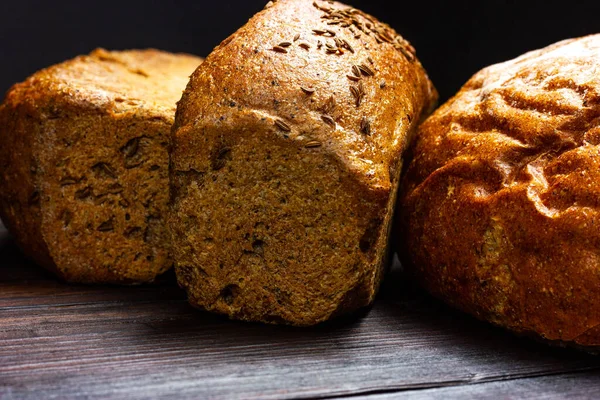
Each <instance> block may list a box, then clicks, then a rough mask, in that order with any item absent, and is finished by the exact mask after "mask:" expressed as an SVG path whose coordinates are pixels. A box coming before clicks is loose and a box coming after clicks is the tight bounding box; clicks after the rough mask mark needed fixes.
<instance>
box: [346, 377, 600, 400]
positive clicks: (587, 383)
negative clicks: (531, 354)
mask: <svg viewBox="0 0 600 400" xmlns="http://www.w3.org/2000/svg"><path fill="white" fill-rule="evenodd" d="M598 397H600V374H599V373H598V372H597V371H590V372H584V373H578V374H562V375H557V376H554V375H546V376H538V377H532V378H524V379H514V380H508V381H505V380H503V381H495V382H485V383H474V384H469V385H461V386H452V387H444V388H436V389H426V390H413V391H399V392H391V393H386V394H381V395H369V396H356V397H353V399H356V400H366V399H368V400H391V399H405V400H433V399H461V400H471V399H472V400H485V399H490V400H492V399H493V400H496V399H545V400H553V399H556V400H563V399H597V398H598Z"/></svg>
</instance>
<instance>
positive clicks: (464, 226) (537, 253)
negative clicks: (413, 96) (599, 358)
mask: <svg viewBox="0 0 600 400" xmlns="http://www.w3.org/2000/svg"><path fill="white" fill-rule="evenodd" d="M599 145H600V35H593V36H588V37H584V38H580V39H574V40H567V41H563V42H560V43H557V44H555V45H552V46H550V47H547V48H545V49H541V50H537V51H533V52H531V53H527V54H525V55H523V56H521V57H519V58H517V59H515V60H512V61H509V62H506V63H503V64H498V65H494V66H491V67H489V68H486V69H484V70H482V71H481V72H479V73H477V74H476V75H475V76H474V77H473V78H472V79H471V80H470V81H469V82H468V83H467V84H466V85H465V86H464V87H463V88H462V90H461V91H460V92H459V93H458V94H457V95H456V96H455V97H454V98H452V99H451V100H450V101H449V102H448V103H446V104H445V105H443V106H442V107H441V108H440V109H438V110H437V112H436V113H435V114H434V115H433V116H432V117H430V118H429V119H428V120H427V121H426V122H425V123H424V124H423V125H422V126H421V128H420V132H419V134H418V136H417V139H416V141H415V143H414V146H413V149H412V162H411V164H410V167H409V169H408V172H407V175H406V177H405V179H404V187H403V194H402V199H401V206H402V208H403V210H402V213H403V230H404V235H403V237H404V240H405V241H406V243H403V244H401V246H402V247H403V249H404V253H405V254H408V255H410V256H409V257H408V258H409V259H410V264H412V268H413V270H414V271H415V272H416V273H417V275H418V276H419V277H420V278H421V280H422V281H423V282H424V284H425V286H426V287H427V288H428V289H429V290H430V291H432V292H433V293H434V294H436V295H437V296H439V297H442V298H444V299H446V300H448V301H450V302H451V303H453V304H454V305H457V306H458V307H460V308H462V309H465V310H467V311H469V312H472V313H474V314H475V315H477V316H478V317H480V318H484V319H488V320H491V321H492V322H495V323H497V324H500V325H503V326H508V327H510V328H512V329H514V330H516V331H518V332H527V333H535V334H538V335H541V336H542V337H544V338H546V339H549V340H558V341H564V342H575V343H577V344H582V345H600V325H599V324H600V307H599V305H600V274H599V273H598V271H600V231H599V230H598V226H600V184H599V183H598V182H600V168H599V167H600V147H598V146H599Z"/></svg>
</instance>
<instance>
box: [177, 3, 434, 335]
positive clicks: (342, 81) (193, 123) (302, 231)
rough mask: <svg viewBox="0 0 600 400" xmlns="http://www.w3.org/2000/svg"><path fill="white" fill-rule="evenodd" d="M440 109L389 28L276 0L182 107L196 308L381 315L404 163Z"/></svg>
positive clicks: (182, 183) (209, 64)
mask: <svg viewBox="0 0 600 400" xmlns="http://www.w3.org/2000/svg"><path fill="white" fill-rule="evenodd" d="M435 99H436V92H435V89H434V88H433V86H432V85H431V83H430V81H429V79H428V78H427V75H426V73H425V71H424V70H423V68H422V66H421V64H420V63H419V61H418V60H417V59H416V58H415V54H414V49H413V48H412V47H411V46H410V45H409V44H408V43H407V42H406V41H405V40H404V39H402V38H401V37H400V36H398V35H397V34H396V32H394V31H393V30H392V29H391V28H390V27H389V26H387V25H385V24H382V23H380V22H379V21H377V20H376V19H375V18H373V17H371V16H369V15H367V14H364V13H362V12H361V11H358V10H356V9H352V8H350V7H348V6H345V5H343V4H340V3H333V2H327V1H315V2H314V3H313V2H312V1H306V0H279V1H276V2H270V3H269V4H268V5H267V7H266V8H265V9H264V10H263V11H262V12H260V13H258V14H257V15H256V16H254V17H253V18H252V19H251V20H250V21H249V22H248V24H247V25H245V26H244V27H242V28H241V29H240V30H238V31H237V32H236V33H235V34H234V35H232V36H231V37H229V38H228V39H226V40H225V41H224V42H223V43H222V44H221V45H220V46H219V47H218V48H216V49H215V51H214V52H213V53H212V54H211V55H210V56H209V57H208V58H207V60H206V62H205V63H204V64H203V65H202V66H201V67H200V68H199V69H198V70H197V71H196V72H195V73H194V74H193V76H192V79H191V81H190V83H189V85H188V87H187V89H186V91H185V93H184V96H183V98H182V100H181V102H180V103H179V106H178V109H177V116H176V121H175V125H174V126H173V137H172V140H173V151H172V154H171V184H172V188H171V189H172V199H173V203H172V214H171V217H170V223H169V227H170V229H171V231H172V238H173V243H174V258H175V265H176V272H177V276H178V280H179V283H180V285H181V286H182V287H184V288H185V289H186V290H187V292H188V295H189V300H190V302H191V304H192V305H194V306H196V307H199V308H202V309H206V310H209V311H214V312H218V313H222V314H226V315H229V316H230V317H232V318H235V319H242V320H250V321H263V322H268V323H283V324H292V325H300V326H302V325H312V324H316V323H319V322H321V321H325V320H327V319H329V318H330V317H332V316H336V315H340V314H343V313H348V312H351V311H354V310H356V309H358V308H361V307H364V306H367V305H369V304H370V303H371V302H372V300H373V298H374V296H375V294H376V292H377V289H378V286H379V283H380V280H381V277H382V273H383V271H384V265H385V256H386V248H387V242H388V237H389V230H390V225H391V219H392V212H393V206H394V203H395V200H396V195H397V185H398V181H399V177H400V170H401V166H402V153H403V151H404V150H405V148H406V146H407V143H408V142H409V140H410V137H411V136H412V133H413V132H414V130H415V128H416V126H417V124H418V122H419V120H420V119H421V117H422V116H423V114H424V113H426V112H428V110H430V108H431V106H432V104H433V103H434V101H435Z"/></svg>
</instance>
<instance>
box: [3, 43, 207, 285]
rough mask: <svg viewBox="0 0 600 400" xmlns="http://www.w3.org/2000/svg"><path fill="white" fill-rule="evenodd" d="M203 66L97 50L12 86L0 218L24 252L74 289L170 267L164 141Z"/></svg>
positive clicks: (146, 277) (177, 58)
mask: <svg viewBox="0 0 600 400" xmlns="http://www.w3.org/2000/svg"><path fill="white" fill-rule="evenodd" d="M201 61H202V60H201V59H200V58H197V57H193V56H189V55H179V54H170V53H165V52H161V51H157V50H131V51H122V52H110V51H106V50H103V49H98V50H95V51H94V52H92V53H91V54H90V55H86V56H80V57H77V58H75V59H73V60H70V61H66V62H64V63H62V64H58V65H55V66H52V67H50V68H47V69H45V70H42V71H40V72H38V73H36V74H34V75H33V76H31V77H30V78H28V79H27V80H26V81H25V82H23V83H19V84H16V85H15V86H13V87H12V88H11V89H10V91H9V92H8V93H7V95H6V98H5V100H4V103H3V104H2V106H0V160H1V161H0V163H1V165H0V186H1V189H0V214H1V216H2V220H3V221H4V223H5V224H6V225H7V226H8V228H9V230H10V231H11V232H12V234H13V235H14V237H15V239H16V241H17V243H18V244H19V245H20V247H21V248H22V249H23V250H24V252H25V253H26V254H28V255H29V256H30V257H32V258H33V259H34V260H35V261H37V262H38V263H40V264H41V265H43V266H45V267H46V268H49V269H51V270H52V271H54V272H56V273H57V274H58V275H60V276H61V277H63V278H64V279H65V280H67V281H71V282H84V283H124V284H128V283H141V282H150V281H152V280H154V278H155V277H156V276H157V275H158V274H160V273H162V272H165V271H166V270H167V269H169V268H170V267H171V265H172V261H171V257H170V245H169V243H170V241H169V235H167V233H166V230H165V226H164V223H165V216H166V209H167V203H168V198H169V191H168V188H169V184H168V163H169V156H168V147H169V134H170V128H171V125H172V123H173V119H174V115H175V109H176V103H177V101H178V100H179V99H180V97H181V93H182V91H183V89H184V88H185V85H186V82H187V81H188V79H189V75H190V74H191V73H192V72H193V71H194V69H195V68H196V67H197V66H198V65H199V64H200V63H201Z"/></svg>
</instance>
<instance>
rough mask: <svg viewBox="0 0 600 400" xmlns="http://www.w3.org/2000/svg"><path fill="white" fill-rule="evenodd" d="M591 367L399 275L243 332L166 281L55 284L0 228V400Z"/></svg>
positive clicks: (468, 378)
mask: <svg viewBox="0 0 600 400" xmlns="http://www.w3.org/2000/svg"><path fill="white" fill-rule="evenodd" d="M596 370H600V359H598V358H596V357H593V356H589V355H586V354H583V353H579V352H575V351H571V350H565V349H554V348H549V347H547V346H545V345H542V344H538V343H535V342H533V341H531V340H528V339H524V338H516V337H513V336H511V335H509V334H507V333H506V332H504V331H502V330H499V329H496V328H493V327H490V326H488V325H486V324H484V323H481V322H478V321H475V320H473V319H472V318H470V317H468V316H465V315H462V314H460V313H457V312H455V311H453V310H450V309H449V308H447V307H445V306H444V305H442V304H440V303H439V302H437V301H435V300H433V299H431V298H429V297H428V296H426V295H425V294H423V293H422V292H420V291H418V290H415V289H413V288H411V287H410V285H409V284H407V283H403V281H402V277H401V275H398V274H394V275H392V276H390V279H389V280H388V282H387V284H386V286H385V288H384V290H383V292H382V295H381V296H380V298H379V299H378V301H377V302H376V305H375V306H374V307H373V309H372V310H370V312H368V313H363V315H358V316H355V317H353V318H348V319H345V320H340V321H335V322H333V323H329V324H325V325H322V326H319V327H315V328H311V329H293V328H287V327H275V326H263V325H258V324H244V323H238V322H231V321H227V320H225V319H223V318H220V317H216V316H212V315H209V314H206V313H202V312H199V311H197V310H194V309H192V308H191V307H189V306H188V305H187V303H186V301H185V297H184V294H183V293H182V292H181V291H180V290H179V289H178V288H177V287H176V285H175V282H174V280H173V277H172V276H167V277H166V278H165V279H164V280H163V281H162V282H161V283H160V284H158V285H155V286H146V287H125V288H115V287H92V286H90V287H87V286H77V285H67V284H63V283H60V282H57V281H56V280H54V279H53V278H52V277H51V276H50V275H48V274H47V273H45V272H43V271H42V270H41V269H39V268H38V267H36V266H34V265H32V264H31V263H28V262H26V261H25V260H24V259H23V257H22V256H21V255H19V253H18V252H17V251H16V250H15V248H14V244H12V242H11V240H10V238H8V237H7V235H6V233H5V232H2V231H0V398H2V399H4V398H52V397H57V398H90V397H91V398H99V397H102V398H105V397H109V398H110V397H121V398H123V397H125V398H131V399H135V398H148V397H176V398H228V399H229V398H261V399H262V398H267V399H268V398H318V397H338V396H348V395H357V394H361V393H378V392H382V391H383V392H385V391H394V392H395V391H398V390H403V391H404V390H411V389H422V388H438V387H443V386H461V385H468V384H470V383H473V382H486V381H496V380H509V382H511V381H510V380H512V379H517V381H515V382H521V380H522V379H523V378H526V377H532V376H543V375H548V374H554V375H556V374H564V373H574V372H577V371H596ZM569 376H571V375H569ZM572 376H574V377H577V376H582V377H585V376H587V375H585V374H579V375H578V374H574V375H572ZM519 379H521V380H519ZM581 384H582V385H585V384H587V380H586V379H583V380H582V383H581ZM418 393H425V392H424V391H418ZM418 393H417V394H418ZM432 393H433V392H432Z"/></svg>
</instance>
